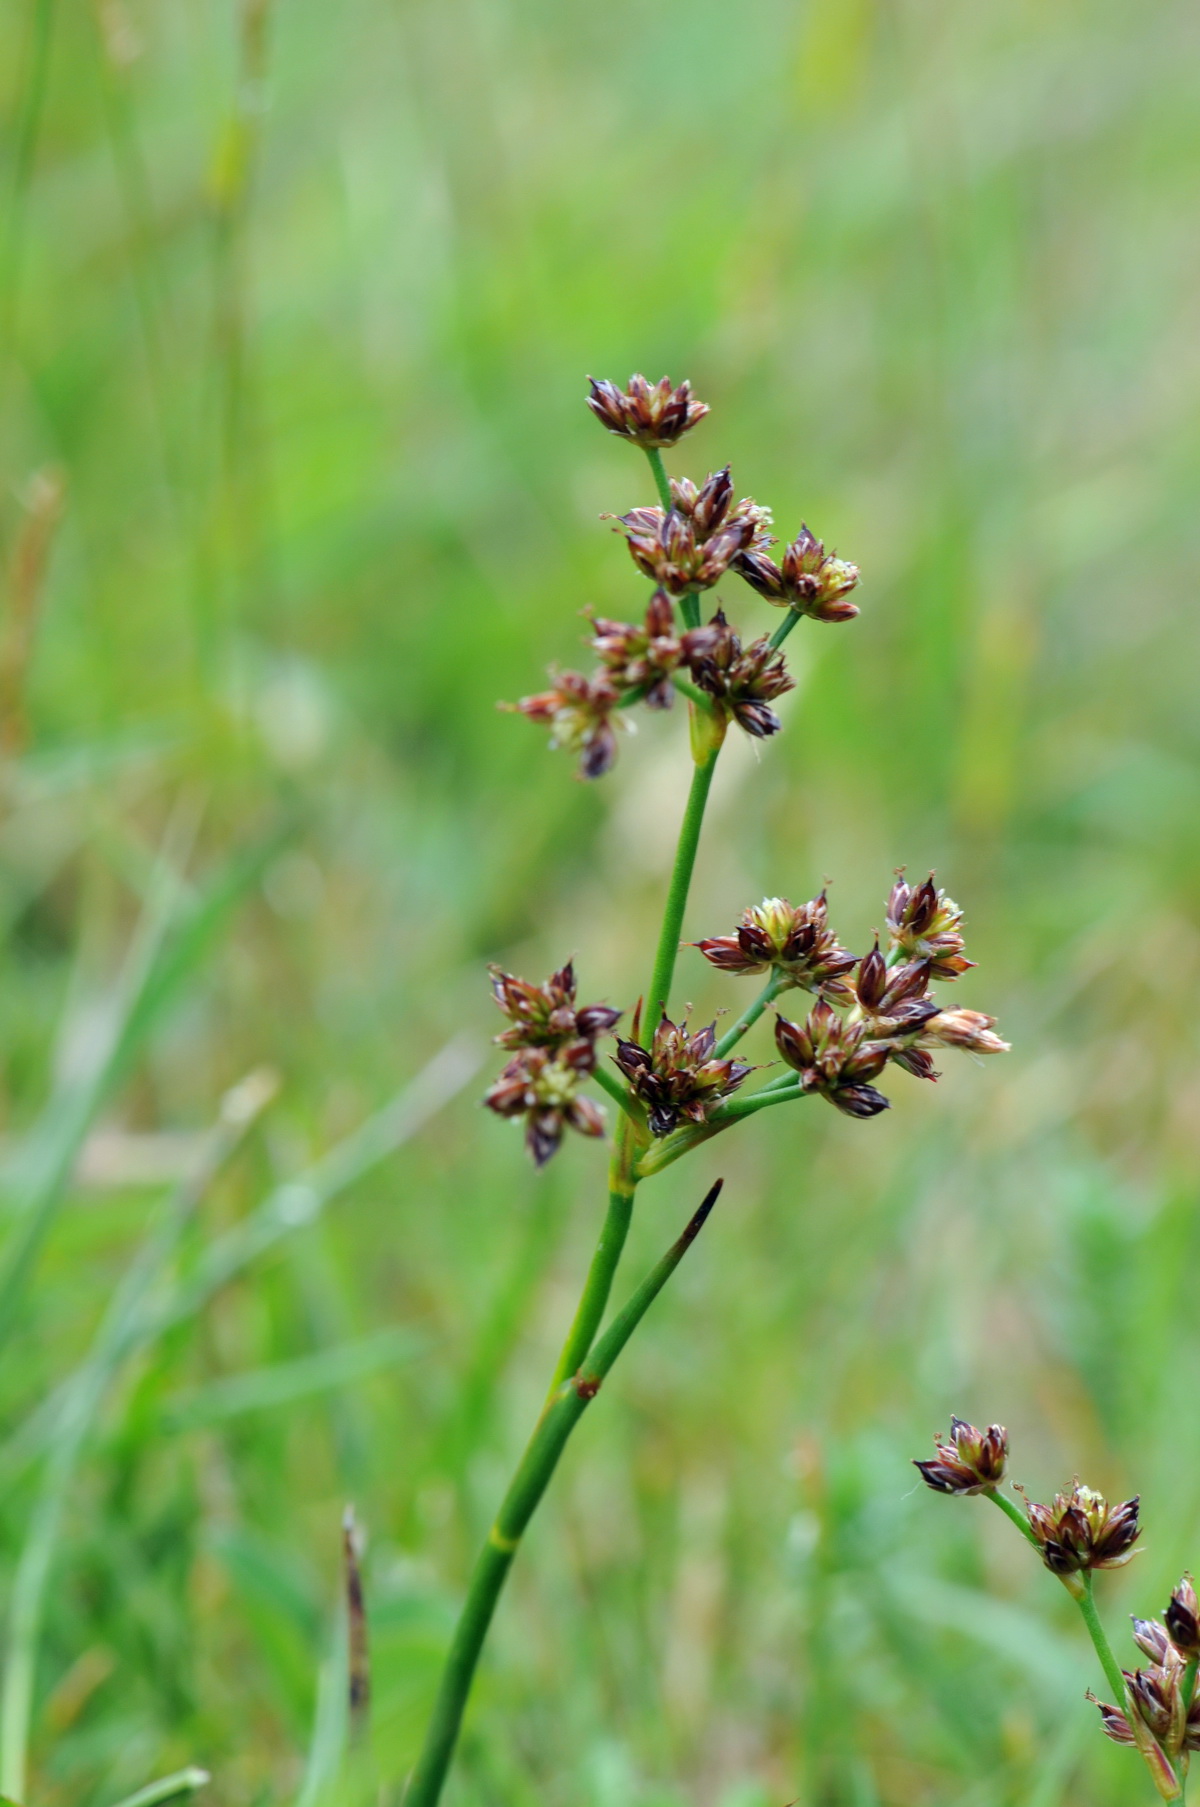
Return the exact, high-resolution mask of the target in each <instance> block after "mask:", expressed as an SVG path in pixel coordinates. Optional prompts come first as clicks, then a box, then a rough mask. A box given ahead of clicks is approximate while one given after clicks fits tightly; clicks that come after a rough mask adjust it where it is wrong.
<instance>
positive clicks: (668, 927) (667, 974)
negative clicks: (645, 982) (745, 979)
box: [645, 747, 720, 1034]
mask: <svg viewBox="0 0 1200 1807" xmlns="http://www.w3.org/2000/svg"><path fill="white" fill-rule="evenodd" d="M719 752H720V748H719V747H713V748H712V749H711V750H710V751H709V752H708V753H707V754H706V755H705V757H704V758H703V759H702V760H701V762H700V763H699V764H698V765H697V766H695V767H694V769H693V771H692V785H691V789H690V790H689V792H688V800H687V806H686V808H685V809H684V812H683V821H682V823H681V824H680V828H679V844H678V846H677V847H676V849H675V865H674V869H673V870H672V873H671V884H670V888H669V890H668V891H667V902H666V907H665V908H664V910H663V920H662V929H661V930H660V932H659V937H658V952H657V953H656V954H655V956H654V971H653V974H652V975H651V979H650V990H649V991H648V992H647V994H646V1018H645V1021H646V1032H647V1033H648V1034H653V1032H654V1029H655V1027H656V1026H657V1024H658V1019H659V1017H660V1016H661V1015H663V1014H665V1012H666V1009H667V1006H668V1004H669V1003H670V1001H671V980H672V978H673V977H674V973H675V956H676V954H677V953H678V951H679V937H680V935H681V933H682V932H683V913H684V911H685V909H686V908H687V900H688V891H689V889H690V888H691V883H692V871H693V869H694V867H695V864H696V849H697V848H698V847H699V845H700V827H701V824H702V823H703V821H704V809H705V805H706V804H707V802H708V793H709V789H710V787H711V785H712V780H713V773H714V772H715V771H716V769H717V755H718V754H719Z"/></svg>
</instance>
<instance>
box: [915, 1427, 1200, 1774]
mask: <svg viewBox="0 0 1200 1807" xmlns="http://www.w3.org/2000/svg"><path fill="white" fill-rule="evenodd" d="M934 1444H935V1446H936V1451H937V1453H936V1456H935V1457H934V1458H933V1459H932V1460H928V1461H918V1462H917V1463H916V1464H915V1466H916V1467H917V1468H918V1469H919V1470H920V1472H921V1475H922V1477H923V1479H924V1480H925V1482H926V1484H927V1485H928V1486H930V1487H932V1488H933V1490H934V1492H935V1493H952V1494H960V1495H964V1496H965V1495H970V1494H979V1495H982V1496H983V1497H984V1498H985V1499H989V1500H991V1501H992V1502H993V1503H994V1504H995V1505H997V1506H999V1507H1000V1509H1001V1511H1002V1512H1003V1513H1004V1514H1005V1516H1006V1517H1007V1518H1009V1519H1011V1520H1012V1522H1013V1523H1014V1524H1015V1525H1016V1526H1017V1528H1018V1530H1020V1531H1021V1532H1022V1533H1023V1534H1024V1536H1025V1538H1026V1539H1027V1541H1028V1542H1029V1544H1030V1545H1031V1546H1032V1547H1033V1549H1034V1550H1035V1551H1036V1552H1037V1554H1038V1555H1039V1556H1040V1557H1041V1559H1042V1561H1043V1563H1044V1564H1045V1565H1046V1567H1047V1568H1048V1569H1049V1571H1050V1573H1051V1574H1052V1575H1055V1576H1057V1577H1058V1579H1059V1581H1061V1582H1062V1584H1063V1586H1064V1587H1065V1588H1066V1590H1067V1592H1068V1593H1069V1594H1070V1596H1071V1598H1072V1599H1073V1600H1074V1601H1075V1603H1076V1605H1077V1606H1078V1607H1079V1610H1080V1612H1081V1614H1082V1615H1083V1620H1084V1624H1085V1625H1086V1627H1087V1630H1088V1635H1089V1636H1090V1638H1091V1640H1092V1643H1093V1645H1094V1646H1095V1649H1096V1654H1097V1656H1098V1657H1099V1659H1100V1666H1101V1668H1102V1669H1103V1670H1104V1675H1105V1679H1106V1680H1107V1682H1108V1684H1109V1686H1110V1688H1111V1689H1112V1691H1113V1692H1114V1694H1115V1695H1116V1696H1117V1701H1118V1702H1119V1703H1120V1704H1119V1705H1115V1704H1113V1703H1111V1702H1108V1701H1103V1700H1097V1699H1096V1696H1095V1695H1094V1694H1092V1693H1090V1692H1089V1694H1088V1697H1087V1698H1088V1699H1089V1700H1091V1701H1092V1702H1093V1703H1094V1704H1095V1705H1096V1707H1098V1708H1099V1711H1100V1723H1101V1726H1102V1728H1103V1730H1104V1732H1105V1733H1106V1734H1107V1735H1108V1737H1110V1738H1111V1739H1112V1740H1113V1741H1114V1743H1116V1744H1128V1745H1133V1746H1135V1747H1136V1749H1137V1750H1138V1751H1139V1752H1140V1754H1141V1756H1142V1758H1143V1760H1144V1761H1145V1763H1146V1766H1147V1768H1148V1769H1149V1771H1150V1775H1151V1777H1152V1779H1153V1782H1154V1785H1155V1787H1156V1788H1157V1790H1158V1792H1159V1794H1160V1795H1161V1796H1162V1798H1163V1800H1164V1801H1182V1800H1183V1798H1184V1788H1185V1785H1186V1780H1187V1772H1188V1763H1189V1760H1190V1756H1191V1753H1192V1752H1193V1751H1196V1750H1200V1700H1198V1699H1197V1697H1196V1671H1197V1667H1198V1666H1200V1604H1198V1602H1197V1599H1196V1590H1195V1588H1194V1586H1193V1585H1192V1578H1191V1576H1190V1575H1185V1576H1184V1577H1183V1580H1182V1581H1181V1582H1180V1583H1179V1585H1178V1587H1177V1588H1176V1589H1175V1591H1174V1593H1173V1594H1172V1595H1171V1598H1170V1600H1169V1601H1168V1603H1167V1608H1166V1611H1165V1612H1164V1614H1163V1617H1162V1621H1161V1622H1160V1621H1159V1620H1157V1619H1136V1618H1135V1619H1134V1621H1133V1641H1134V1643H1135V1644H1136V1645H1137V1648H1138V1650H1139V1652H1140V1653H1141V1655H1142V1656H1144V1657H1146V1658H1148V1659H1149V1660H1148V1662H1147V1663H1146V1664H1145V1665H1144V1666H1143V1667H1140V1668H1137V1669H1134V1670H1129V1669H1121V1668H1119V1667H1118V1664H1117V1660H1116V1657H1115V1656H1114V1655H1113V1652H1112V1647H1111V1645H1110V1644H1109V1642H1108V1638H1107V1636H1106V1635H1105V1632H1104V1628H1103V1626H1102V1625H1101V1623H1100V1616H1099V1614H1098V1612H1097V1610H1096V1603H1095V1599H1094V1597H1093V1591H1092V1587H1093V1584H1092V1577H1093V1575H1094V1574H1095V1573H1096V1571H1097V1570H1098V1569H1116V1568H1122V1567H1124V1565H1125V1564H1126V1563H1127V1562H1128V1561H1129V1560H1130V1559H1131V1557H1133V1556H1136V1555H1137V1550H1136V1548H1135V1545H1136V1543H1137V1539H1138V1536H1139V1533H1140V1530H1141V1526H1140V1524H1139V1520H1138V1506H1139V1502H1138V1499H1137V1497H1136V1495H1135V1496H1134V1498H1133V1499H1129V1500H1122V1501H1121V1503H1120V1504H1119V1505H1116V1506H1110V1505H1109V1503H1108V1501H1107V1500H1106V1499H1105V1498H1104V1495H1103V1494H1101V1493H1096V1492H1094V1491H1093V1489H1092V1488H1090V1487H1085V1486H1083V1485H1082V1483H1081V1482H1080V1481H1079V1480H1078V1478H1077V1479H1076V1480H1075V1481H1074V1482H1073V1483H1072V1485H1071V1488H1070V1490H1069V1492H1066V1493H1056V1494H1055V1496H1054V1499H1053V1501H1052V1502H1051V1504H1050V1505H1048V1506H1042V1505H1038V1504H1037V1503H1036V1502H1035V1501H1032V1500H1028V1499H1026V1498H1025V1490H1024V1488H1022V1487H1018V1486H1016V1484H1015V1483H1014V1484H1013V1485H1014V1491H1015V1492H1016V1493H1018V1494H1019V1495H1020V1496H1021V1502H1022V1503H1021V1505H1020V1506H1018V1505H1017V1503H1016V1501H1015V1500H1012V1499H1010V1498H1009V1497H1008V1495H1007V1494H1006V1493H1004V1492H1002V1491H1001V1483H1002V1481H1003V1480H1004V1477H1005V1472H1006V1469H1007V1465H1008V1433H1007V1432H1006V1431H1005V1430H1004V1428H1003V1426H1002V1425H999V1424H991V1425H989V1426H988V1428H987V1429H986V1430H985V1431H980V1430H976V1428H975V1426H974V1425H973V1424H968V1423H966V1421H965V1420H964V1419H962V1418H952V1419H951V1420H950V1435H949V1438H948V1440H947V1441H946V1442H942V1441H940V1440H939V1439H938V1438H937V1437H935V1438H934Z"/></svg>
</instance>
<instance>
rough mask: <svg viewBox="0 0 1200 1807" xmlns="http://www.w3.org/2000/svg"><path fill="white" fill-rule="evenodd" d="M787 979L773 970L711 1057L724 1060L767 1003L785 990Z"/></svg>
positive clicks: (753, 1023) (771, 1001) (770, 1002)
mask: <svg viewBox="0 0 1200 1807" xmlns="http://www.w3.org/2000/svg"><path fill="white" fill-rule="evenodd" d="M788 984H789V981H788V979H787V977H786V975H785V974H783V973H781V972H773V973H772V974H771V977H770V978H769V979H768V980H767V983H766V984H765V985H764V986H763V988H762V990H761V991H760V992H759V994H758V996H757V997H756V998H755V1000H754V1002H753V1003H752V1004H748V1005H747V1006H746V1008H745V1010H743V1012H742V1014H741V1016H740V1017H739V1018H738V1020H737V1022H736V1023H731V1024H730V1026H729V1028H728V1029H727V1030H726V1031H725V1033H724V1035H723V1036H722V1037H721V1039H720V1041H719V1042H718V1043H717V1045H716V1047H715V1048H714V1049H713V1057H714V1059H716V1060H724V1058H725V1056H726V1055H727V1054H728V1053H729V1051H730V1050H731V1049H732V1048H736V1047H737V1045H738V1043H739V1042H740V1041H741V1039H742V1037H743V1035H745V1033H746V1031H747V1029H753V1027H754V1025H755V1023H757V1021H758V1019H759V1017H760V1016H761V1015H762V1013H763V1011H764V1010H765V1009H766V1008H767V1005H768V1004H773V1003H774V1002H775V999H776V998H777V997H778V996H779V994H780V992H781V991H786V990H787V988H788Z"/></svg>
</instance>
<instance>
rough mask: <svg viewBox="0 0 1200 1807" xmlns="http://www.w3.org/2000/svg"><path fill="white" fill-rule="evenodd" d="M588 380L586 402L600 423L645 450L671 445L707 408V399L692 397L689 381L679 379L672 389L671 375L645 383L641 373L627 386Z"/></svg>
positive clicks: (701, 417)
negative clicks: (588, 391) (699, 400)
mask: <svg viewBox="0 0 1200 1807" xmlns="http://www.w3.org/2000/svg"><path fill="white" fill-rule="evenodd" d="M588 382H589V383H590V384H591V386H592V393H591V394H590V395H589V396H588V398H587V405H588V407H589V408H590V409H591V410H592V413H593V414H594V415H595V416H596V419H597V420H598V421H599V422H600V424H601V425H602V426H605V427H607V428H608V430H609V432H610V433H616V434H617V435H618V436H619V437H620V438H621V439H631V440H632V441H633V443H634V444H635V445H640V446H643V447H644V448H645V449H646V450H647V451H655V450H657V449H658V448H659V447H660V446H665V445H674V444H675V442H676V440H678V439H681V438H682V437H683V435H684V434H685V433H687V432H690V430H691V429H692V427H694V426H695V425H696V424H697V422H699V421H702V420H703V419H704V416H705V415H706V414H707V413H708V411H709V410H708V404H707V402H698V401H696V400H695V399H694V398H693V396H692V385H691V384H690V383H680V385H679V387H678V388H677V389H675V388H672V386H671V379H670V377H665V376H664V377H662V378H661V379H660V380H659V381H658V382H657V383H648V382H647V381H646V379H645V377H644V376H640V375H639V376H631V377H630V379H629V387H628V389H618V388H617V385H616V384H615V383H610V382H599V383H598V382H597V381H596V379H595V377H592V376H590V377H589V378H588Z"/></svg>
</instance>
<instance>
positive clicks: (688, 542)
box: [617, 480, 759, 596]
mask: <svg viewBox="0 0 1200 1807" xmlns="http://www.w3.org/2000/svg"><path fill="white" fill-rule="evenodd" d="M710 481H711V480H710ZM706 487H707V485H706ZM617 519H618V531H619V532H621V533H623V534H624V535H625V541H626V544H627V545H628V547H629V553H630V557H631V558H632V559H633V562H634V564H635V565H636V566H637V568H638V570H639V571H642V572H644V573H645V575H646V576H647V577H651V578H653V579H654V582H655V583H656V584H659V585H661V587H662V588H663V589H664V590H667V591H669V592H670V594H671V595H672V596H683V595H685V594H686V593H687V592H688V591H689V590H710V589H711V588H712V586H713V585H714V584H715V583H717V582H719V580H720V579H721V578H722V577H723V576H724V575H725V572H726V571H728V569H729V566H730V564H731V563H732V561H733V559H734V558H735V557H736V556H737V554H738V553H739V552H741V551H742V550H743V549H744V548H745V547H747V546H749V545H750V544H751V542H752V541H753V539H754V537H755V534H756V533H757V532H758V531H759V527H758V524H757V522H756V521H755V519H754V518H752V517H751V516H750V515H742V514H737V513H736V512H735V513H732V514H730V515H729V516H728V518H727V519H726V520H725V523H724V525H723V526H721V527H718V528H716V529H715V531H714V532H712V533H708V534H705V533H704V532H703V531H702V530H701V528H700V527H698V526H697V525H696V523H695V521H694V519H693V517H692V516H690V515H686V514H683V513H681V511H680V510H679V509H678V508H672V509H671V511H670V513H669V514H664V513H663V510H662V509H661V508H631V509H630V510H629V513H628V514H623V515H619V516H618V517H617Z"/></svg>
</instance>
